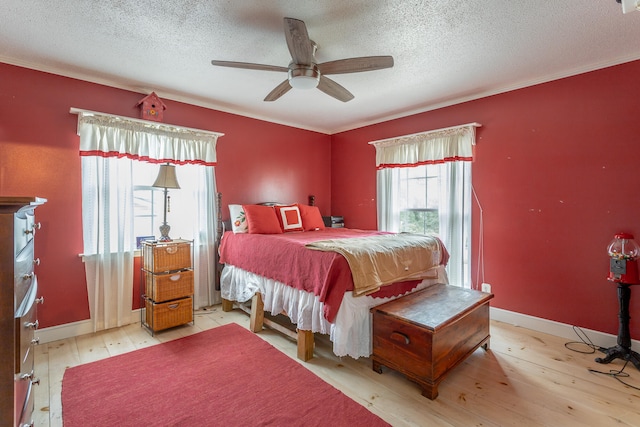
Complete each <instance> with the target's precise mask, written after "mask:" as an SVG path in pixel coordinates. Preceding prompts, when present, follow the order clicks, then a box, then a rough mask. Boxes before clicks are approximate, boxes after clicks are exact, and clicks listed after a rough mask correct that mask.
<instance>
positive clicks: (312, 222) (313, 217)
mask: <svg viewBox="0 0 640 427" xmlns="http://www.w3.org/2000/svg"><path fill="white" fill-rule="evenodd" d="M298 209H300V217H301V218H302V228H304V231H311V230H324V221H323V220H322V215H320V209H318V207H317V206H308V205H298Z"/></svg>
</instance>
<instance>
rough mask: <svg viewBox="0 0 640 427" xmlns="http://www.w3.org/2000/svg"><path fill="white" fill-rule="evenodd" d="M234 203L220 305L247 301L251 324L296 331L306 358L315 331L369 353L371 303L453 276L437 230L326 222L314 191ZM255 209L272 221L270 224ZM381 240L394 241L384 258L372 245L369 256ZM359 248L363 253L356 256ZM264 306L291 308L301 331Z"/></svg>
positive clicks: (346, 350) (340, 351) (353, 352)
mask: <svg viewBox="0 0 640 427" xmlns="http://www.w3.org/2000/svg"><path fill="white" fill-rule="evenodd" d="M268 209H272V210H273V212H274V216H275V218H276V221H277V225H278V228H276V224H274V223H273V222H272V220H273V218H271V216H270V215H271V214H270V213H269V212H270V211H269V210H268ZM229 210H230V214H231V222H232V227H231V228H232V229H231V230H227V231H224V233H223V235H222V239H221V241H220V245H219V261H220V264H221V265H223V268H222V271H221V275H220V290H221V294H222V298H223V309H224V310H225V311H229V310H231V309H233V307H234V303H235V305H236V306H238V307H239V308H243V307H244V306H245V305H244V303H247V302H248V301H250V302H251V308H250V309H247V308H245V311H248V312H249V313H250V316H251V329H252V330H253V331H254V332H259V331H260V330H261V329H262V326H263V323H265V324H267V323H268V326H271V327H275V328H276V329H278V330H280V331H281V332H284V333H288V334H289V335H292V336H294V337H295V338H296V339H297V342H298V358H300V359H302V360H305V361H306V360H309V359H311V358H312V357H313V334H314V333H321V334H327V335H329V339H330V340H331V342H332V344H333V352H334V353H335V354H336V355H337V356H351V357H353V358H359V357H368V356H370V355H371V351H372V341H371V329H372V326H371V314H370V308H371V307H373V306H377V305H379V304H382V303H385V302H388V301H390V300H393V299H396V298H399V297H401V296H403V295H406V294H408V293H411V292H415V291H418V290H420V289H424V288H425V287H427V286H430V285H433V284H436V283H447V282H448V280H447V275H446V271H445V266H446V262H447V259H448V253H447V251H446V248H445V247H444V246H443V245H442V242H441V241H440V240H439V239H438V238H437V237H434V236H422V235H420V236H417V235H409V234H406V233H400V234H393V233H385V232H380V231H373V230H371V231H369V230H356V229H348V228H326V227H324V223H323V222H322V217H321V216H320V213H319V210H318V209H317V207H315V206H313V199H312V198H310V203H309V204H308V205H302V204H292V205H282V204H276V203H269V204H260V205H230V206H229ZM255 211H260V212H261V213H260V215H263V214H266V216H267V217H268V218H269V219H268V221H267V222H269V221H271V224H270V225H269V226H266V225H265V224H264V223H263V222H264V221H265V219H264V218H261V217H260V216H257V215H256V213H255ZM255 224H260V226H257V225H255ZM254 225H255V226H254ZM243 227H244V228H243ZM407 239H408V240H410V241H411V242H410V243H409V244H407V243H406V241H405V240H407ZM414 241H415V242H417V243H415V244H414ZM379 244H380V245H384V247H387V246H395V248H394V249H393V251H391V252H389V251H387V250H386V249H385V250H383V252H384V251H387V252H388V253H387V254H386V258H379V257H378V256H379V254H378V253H377V252H378V251H373V252H375V256H374V257H373V260H372V255H371V253H372V251H371V250H369V247H372V246H377V245H379ZM350 245H351V246H352V245H355V247H356V248H357V249H355V250H354V249H353V248H352V247H351V246H350ZM406 245H408V246H411V247H410V248H405V246H406ZM344 246H346V247H347V249H345V248H344ZM362 246H364V247H366V248H367V249H361V247H362ZM397 250H399V251H404V252H402V253H403V255H402V256H398V255H397V252H395V251H397ZM354 251H355V252H362V251H365V252H366V254H365V255H364V256H362V254H359V255H358V256H354V255H353V252H354ZM399 259H402V260H404V261H397V260H399ZM389 263H391V264H396V265H394V266H390V264H389ZM394 269H395V270H394ZM387 270H389V271H391V270H394V272H393V273H389V271H387ZM372 271H373V273H372ZM372 274H373V278H372ZM374 282H375V283H374ZM265 312H267V313H271V314H272V315H278V314H284V315H286V316H287V317H288V318H289V319H290V321H291V323H292V324H294V325H295V327H296V331H295V332H294V333H293V334H291V333H289V331H288V330H287V329H286V328H282V327H280V326H278V325H277V324H273V323H272V322H268V321H267V319H265V316H264V313H265Z"/></svg>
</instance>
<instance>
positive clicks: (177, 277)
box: [169, 274, 180, 282]
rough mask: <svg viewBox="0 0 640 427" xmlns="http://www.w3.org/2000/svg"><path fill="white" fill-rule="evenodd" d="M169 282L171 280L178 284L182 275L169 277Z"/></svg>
mask: <svg viewBox="0 0 640 427" xmlns="http://www.w3.org/2000/svg"><path fill="white" fill-rule="evenodd" d="M169 280H171V281H172V282H177V281H178V280H180V274H174V275H173V276H171V277H169Z"/></svg>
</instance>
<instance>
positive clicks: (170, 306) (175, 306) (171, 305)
mask: <svg viewBox="0 0 640 427" xmlns="http://www.w3.org/2000/svg"><path fill="white" fill-rule="evenodd" d="M167 307H168V308H169V310H175V309H176V308H178V307H180V303H176V304H170V305H168V306H167Z"/></svg>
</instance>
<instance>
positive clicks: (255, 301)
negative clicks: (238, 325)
mask: <svg viewBox="0 0 640 427" xmlns="http://www.w3.org/2000/svg"><path fill="white" fill-rule="evenodd" d="M263 324H264V303H263V302H262V295H261V294H260V292H256V293H255V295H254V296H253V298H252V299H251V319H250V322H249V328H250V329H251V332H260V331H261V330H262V325H263Z"/></svg>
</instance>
